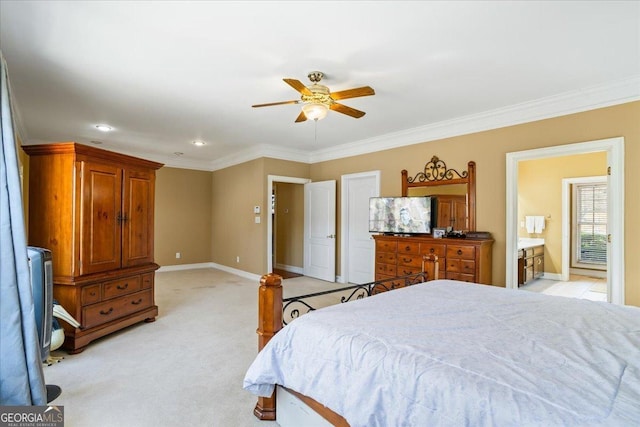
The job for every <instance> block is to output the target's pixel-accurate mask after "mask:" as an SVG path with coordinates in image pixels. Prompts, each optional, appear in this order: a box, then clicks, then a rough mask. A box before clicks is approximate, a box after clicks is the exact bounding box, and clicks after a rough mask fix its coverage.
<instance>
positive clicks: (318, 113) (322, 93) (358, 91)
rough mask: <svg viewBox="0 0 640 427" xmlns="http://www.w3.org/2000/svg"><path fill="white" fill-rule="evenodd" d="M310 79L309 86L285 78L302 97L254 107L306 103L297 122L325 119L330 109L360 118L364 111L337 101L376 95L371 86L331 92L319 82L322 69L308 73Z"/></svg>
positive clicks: (321, 76) (322, 75)
mask: <svg viewBox="0 0 640 427" xmlns="http://www.w3.org/2000/svg"><path fill="white" fill-rule="evenodd" d="M308 77H309V80H311V83H313V84H312V85H311V86H309V87H307V86H305V85H304V84H302V82H301V81H300V80H296V79H283V80H284V82H285V83H287V84H288V85H289V86H291V87H292V88H294V89H295V90H297V91H298V92H300V94H301V96H300V99H294V100H292V101H282V102H271V103H269V104H257V105H252V107H254V108H256V107H271V106H273V105H286V104H304V105H303V106H302V111H301V112H300V115H298V118H296V123H299V122H304V121H305V120H307V119H311V120H316V121H317V120H321V119H323V118H324V117H325V116H326V115H327V113H328V112H329V110H333V111H337V112H338V113H342V114H346V115H347V116H351V117H354V118H356V119H359V118H360V117H362V116H364V115H365V112H364V111H360V110H356V109H355V108H351V107H347V106H346V105H344V104H340V103H338V102H336V101H339V100H342V99H348V98H357V97H360V96H370V95H375V92H374V91H373V89H372V88H370V87H369V86H363V87H358V88H354V89H347V90H341V91H339V92H330V91H329V88H328V87H326V86H324V85H321V84H319V82H320V80H322V78H323V77H324V74H323V73H322V72H320V71H312V72H310V73H309V74H308Z"/></svg>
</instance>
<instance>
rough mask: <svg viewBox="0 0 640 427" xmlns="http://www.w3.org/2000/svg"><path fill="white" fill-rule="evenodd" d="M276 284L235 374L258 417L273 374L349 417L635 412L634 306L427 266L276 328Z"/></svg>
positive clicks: (266, 291) (379, 420)
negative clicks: (421, 277) (467, 278)
mask: <svg viewBox="0 0 640 427" xmlns="http://www.w3.org/2000/svg"><path fill="white" fill-rule="evenodd" d="M281 292H282V291H281V285H280V280H279V277H277V276H275V277H274V276H273V275H268V276H264V277H263V278H262V280H261V287H260V295H259V298H260V317H259V318H260V320H259V322H260V324H259V328H258V335H259V347H260V348H262V350H261V351H260V352H259V354H258V356H257V357H256V359H255V360H254V362H253V363H252V364H251V366H250V367H249V369H248V371H247V373H246V376H245V379H244V388H245V389H247V390H248V391H250V392H251V393H254V394H256V395H258V396H260V397H259V400H258V404H257V405H256V409H255V410H254V413H255V414H256V415H257V416H258V417H259V418H262V419H273V418H275V415H276V413H275V408H276V406H275V398H276V397H275V396H274V390H275V387H276V385H277V386H278V387H279V388H280V387H282V388H283V389H286V390H288V391H289V392H290V393H293V395H295V396H296V397H297V398H300V399H302V400H303V401H305V402H306V403H308V404H309V405H310V407H311V408H314V410H315V411H317V412H319V413H320V414H321V415H322V416H323V417H324V418H325V419H329V420H331V421H330V423H331V424H335V425H351V426H353V427H355V426H400V425H407V426H414V425H420V426H423V425H428V426H451V425H455V426H462V425H474V426H475V425H499V426H504V425H518V426H536V425H540V426H550V425H563V426H585V425H589V426H605V425H606V426H612V425H614V426H618V425H620V426H626V425H637V422H638V420H640V308H637V307H628V306H618V305H613V304H608V303H602V302H592V301H587V300H577V299H569V298H563V297H555V296H548V295H542V294H535V293H530V292H527V291H521V290H511V289H504V288H498V287H493V286H488V285H478V284H468V283H463V282H457V281H453V280H432V281H429V282H425V283H417V284H414V285H413V286H405V287H402V288H400V289H396V290H393V292H379V293H376V292H373V294H374V295H372V296H370V297H366V298H365V297H362V298H359V297H358V298H353V300H352V301H351V302H349V303H348V304H336V305H332V306H330V307H325V308H322V309H319V310H307V311H309V312H308V313H307V314H304V315H303V316H302V315H300V314H301V313H297V314H294V315H292V316H291V317H293V318H294V320H293V321H290V322H288V323H289V324H288V325H286V326H284V328H282V330H279V329H280V328H279V325H280V327H281V326H282V309H283V301H282V293H281ZM364 296H366V295H364ZM287 302H288V301H285V303H284V304H285V305H286V304H287ZM278 330H279V331H278ZM276 332H277V333H276ZM278 393H280V390H279V391H278ZM280 409H283V408H280ZM280 409H279V410H280ZM332 417H333V418H332ZM278 420H279V421H280V415H278ZM299 425H301V424H299Z"/></svg>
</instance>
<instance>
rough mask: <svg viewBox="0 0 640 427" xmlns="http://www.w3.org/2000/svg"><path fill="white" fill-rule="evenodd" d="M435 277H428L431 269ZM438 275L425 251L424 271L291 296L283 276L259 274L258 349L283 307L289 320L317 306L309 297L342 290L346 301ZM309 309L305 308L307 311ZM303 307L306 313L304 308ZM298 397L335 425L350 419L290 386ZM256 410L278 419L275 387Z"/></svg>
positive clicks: (281, 318)
mask: <svg viewBox="0 0 640 427" xmlns="http://www.w3.org/2000/svg"><path fill="white" fill-rule="evenodd" d="M427 271H429V272H433V273H432V277H431V278H429V277H428V273H427ZM437 278H438V257H437V256H436V255H425V256H423V261H422V272H420V273H417V274H411V275H408V276H403V277H396V278H392V279H384V280H378V281H375V282H370V283H365V284H362V285H351V286H345V287H342V288H339V289H332V290H328V291H323V292H315V293H311V294H306V295H300V296H295V297H290V298H284V299H283V298H282V277H280V276H279V275H277V274H273V273H269V274H266V275H264V276H262V277H261V278H260V288H259V290H258V329H257V330H256V333H257V334H258V351H260V350H262V348H263V347H264V346H265V345H267V343H268V342H269V340H270V339H271V338H272V337H273V336H274V335H275V334H276V333H277V332H278V331H279V330H280V329H282V328H283V326H284V325H286V324H287V321H286V320H285V315H284V314H283V313H284V312H283V310H285V309H286V310H288V311H287V317H288V318H289V321H291V319H295V318H296V317H299V316H301V315H302V314H305V313H308V312H310V311H313V310H316V307H314V305H312V303H309V302H308V300H309V299H311V298H315V297H322V296H326V295H329V294H334V293H336V294H337V293H342V294H343V295H342V297H340V300H339V302H340V303H345V302H348V301H351V300H353V299H361V298H365V297H368V296H371V295H374V294H376V293H380V292H385V291H390V290H393V289H398V288H400V287H405V286H411V285H414V284H417V283H422V282H426V281H428V280H435V279H437ZM305 310H306V311H305ZM302 311H304V313H303V312H302ZM291 391H292V392H293V394H295V395H296V396H297V397H298V398H300V399H301V400H302V401H303V402H305V403H306V404H307V405H308V406H310V407H312V408H313V409H314V410H315V411H316V412H318V414H320V415H321V416H322V417H323V418H325V419H326V420H328V421H330V422H332V423H333V424H334V425H340V426H348V425H349V424H348V423H347V421H346V420H345V419H344V418H343V417H342V416H340V415H339V414H336V413H335V412H333V411H331V410H330V409H329V408H327V407H325V406H324V405H322V404H321V403H319V402H316V401H315V400H313V399H311V398H310V397H308V396H304V395H301V394H300V393H297V392H295V391H294V390H291ZM253 414H254V415H255V416H256V417H257V418H259V419H261V420H269V421H273V420H275V419H276V390H274V392H273V394H272V395H271V396H270V397H259V398H258V402H257V403H256V406H255V408H254V409H253Z"/></svg>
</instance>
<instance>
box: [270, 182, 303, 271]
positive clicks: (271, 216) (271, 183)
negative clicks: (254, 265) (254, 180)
mask: <svg viewBox="0 0 640 427" xmlns="http://www.w3.org/2000/svg"><path fill="white" fill-rule="evenodd" d="M274 182H285V183H290V184H306V183H308V182H311V179H309V178H297V177H293V176H280V175H267V200H266V203H265V205H264V206H265V209H264V210H265V212H267V273H272V272H273V215H272V214H271V195H272V194H273V183H274ZM276 203H277V201H276Z"/></svg>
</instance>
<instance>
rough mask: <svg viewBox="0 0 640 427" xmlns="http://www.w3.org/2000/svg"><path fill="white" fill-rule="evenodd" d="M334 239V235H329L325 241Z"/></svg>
mask: <svg viewBox="0 0 640 427" xmlns="http://www.w3.org/2000/svg"><path fill="white" fill-rule="evenodd" d="M335 238H336V235H335V234H329V235H328V236H327V239H335Z"/></svg>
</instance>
